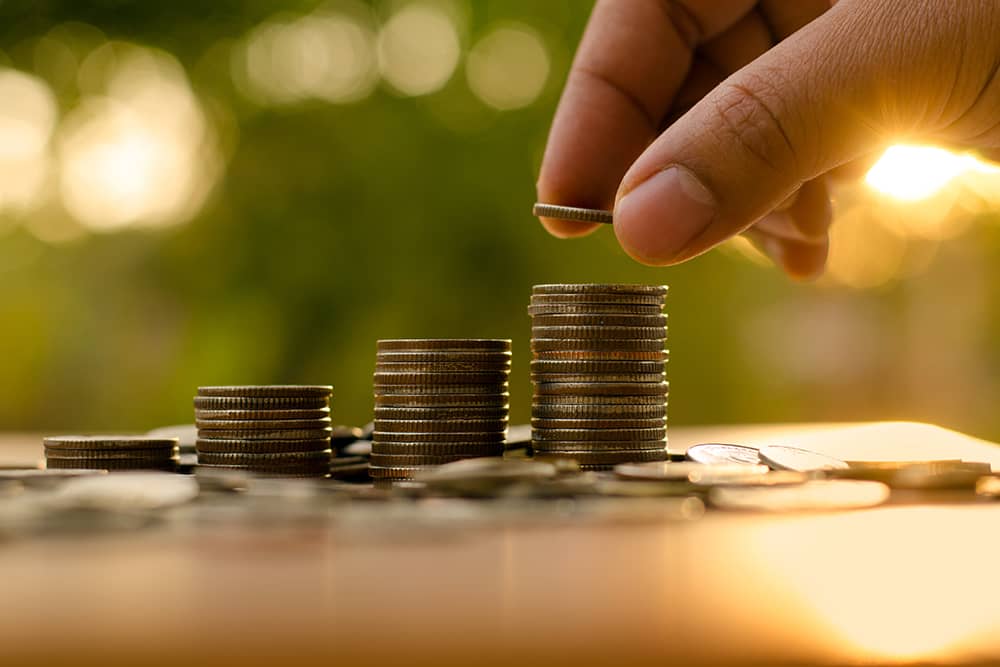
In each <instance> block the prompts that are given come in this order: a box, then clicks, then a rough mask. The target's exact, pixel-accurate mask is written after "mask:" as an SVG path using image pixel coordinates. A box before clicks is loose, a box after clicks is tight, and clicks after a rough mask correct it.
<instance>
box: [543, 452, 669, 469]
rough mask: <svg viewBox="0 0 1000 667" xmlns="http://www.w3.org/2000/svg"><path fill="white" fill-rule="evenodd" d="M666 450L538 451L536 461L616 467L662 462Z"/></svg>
mask: <svg viewBox="0 0 1000 667" xmlns="http://www.w3.org/2000/svg"><path fill="white" fill-rule="evenodd" d="M666 456H667V452H666V450H664V449H619V450H605V451H564V450H560V451H558V452H556V451H551V450H546V451H544V452H540V451H536V452H535V460H536V461H545V460H546V459H547V458H563V459H573V460H574V461H576V462H577V463H579V464H580V465H614V464H619V463H628V462H632V461H635V462H644V461H662V460H664V459H665V458H666Z"/></svg>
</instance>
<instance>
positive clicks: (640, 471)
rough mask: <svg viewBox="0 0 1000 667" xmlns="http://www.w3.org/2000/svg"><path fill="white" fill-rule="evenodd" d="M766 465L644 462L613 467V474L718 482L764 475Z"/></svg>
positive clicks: (648, 479)
mask: <svg viewBox="0 0 1000 667" xmlns="http://www.w3.org/2000/svg"><path fill="white" fill-rule="evenodd" d="M767 472H768V467H767V466H764V465H746V464H742V463H716V464H702V463H690V462H681V463H671V462H669V461H667V462H663V463H645V464H623V465H619V466H617V467H615V474H616V475H618V476H619V477H623V478H625V479H642V480H647V481H656V480H660V481H684V482H691V483H692V484H718V483H720V481H722V480H728V479H735V478H744V477H757V476H761V475H766V474H767Z"/></svg>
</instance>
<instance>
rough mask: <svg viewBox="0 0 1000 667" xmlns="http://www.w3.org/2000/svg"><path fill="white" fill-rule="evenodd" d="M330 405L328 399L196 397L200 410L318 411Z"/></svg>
mask: <svg viewBox="0 0 1000 667" xmlns="http://www.w3.org/2000/svg"><path fill="white" fill-rule="evenodd" d="M329 405H330V400H329V399H328V398H326V397H308V398H307V397H296V396H285V397H267V396H262V397H238V396H195V397H194V407H195V408H197V409H199V410H316V409H321V408H327V407H329Z"/></svg>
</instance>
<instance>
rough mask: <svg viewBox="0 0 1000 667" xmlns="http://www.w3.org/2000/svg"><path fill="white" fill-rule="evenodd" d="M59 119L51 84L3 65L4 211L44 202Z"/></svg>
mask: <svg viewBox="0 0 1000 667" xmlns="http://www.w3.org/2000/svg"><path fill="white" fill-rule="evenodd" d="M56 118H57V108H56V101H55V97H54V96H53V94H52V90H51V89H50V88H49V86H48V84H46V83H45V82H44V81H43V80H42V79H39V78H38V77H35V76H31V75H30V74H26V73H24V72H20V71H17V70H14V69H8V68H0V210H2V209H12V210H16V211H21V212H24V211H26V210H30V209H31V208H33V207H35V206H37V205H38V204H39V203H40V202H41V198H42V194H43V189H44V186H45V182H46V178H47V174H48V171H49V162H50V160H49V141H50V139H51V137H52V132H53V128H54V127H55V123H56Z"/></svg>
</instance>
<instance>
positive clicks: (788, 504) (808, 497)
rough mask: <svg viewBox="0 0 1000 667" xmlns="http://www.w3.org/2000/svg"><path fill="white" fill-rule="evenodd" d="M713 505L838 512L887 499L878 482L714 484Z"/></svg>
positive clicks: (711, 496) (878, 503) (828, 481)
mask: <svg viewBox="0 0 1000 667" xmlns="http://www.w3.org/2000/svg"><path fill="white" fill-rule="evenodd" d="M708 497H709V501H710V502H711V504H712V505H714V506H715V507H718V508H720V509H727V510H741V511H755V512H807V511H824V510H825V511H838V510H851V509H863V508H866V507H876V506H878V505H881V504H882V503H884V502H885V501H886V500H888V499H889V487H888V486H886V485H885V484H882V483H881V482H870V481H856V480H846V479H829V480H814V481H811V482H806V483H805V484H798V485H788V486H770V487H717V488H713V489H712V490H711V491H710V492H709V496H708Z"/></svg>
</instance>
